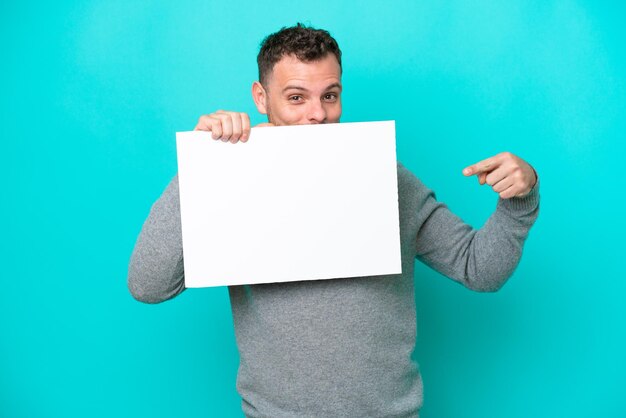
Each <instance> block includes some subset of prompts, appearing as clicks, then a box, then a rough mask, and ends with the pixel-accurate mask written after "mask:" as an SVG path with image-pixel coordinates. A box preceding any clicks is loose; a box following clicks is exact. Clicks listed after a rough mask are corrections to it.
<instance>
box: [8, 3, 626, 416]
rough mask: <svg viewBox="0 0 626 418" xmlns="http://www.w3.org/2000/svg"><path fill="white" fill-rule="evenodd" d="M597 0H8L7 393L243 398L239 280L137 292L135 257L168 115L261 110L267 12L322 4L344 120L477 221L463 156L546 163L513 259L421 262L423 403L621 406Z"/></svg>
mask: <svg viewBox="0 0 626 418" xmlns="http://www.w3.org/2000/svg"><path fill="white" fill-rule="evenodd" d="M624 4H625V3H623V2H618V1H615V2H598V1H590V0H589V1H573V0H570V1H566V0H564V1H541V2H539V1H507V2H489V1H458V2H451V1H438V2H434V1H433V2H424V1H422V2H416V1H406V2H394V3H393V4H391V3H388V2H375V1H366V2H337V1H315V2H306V3H299V2H287V1H285V2H283V1H275V2H267V3H266V2H258V1H245V2H236V3H233V4H227V3H226V2H211V1H178V2H175V3H174V2H150V1H131V2H129V1H121V0H120V1H116V0H114V1H111V0H109V1H71V2H67V1H66V2H39V3H35V2H16V1H4V2H2V3H1V4H0V51H1V52H0V54H1V56H2V61H1V62H2V64H1V67H0V68H1V77H0V106H1V112H0V118H1V119H0V129H1V131H0V132H1V138H2V139H1V145H2V148H1V149H2V151H1V152H0V161H1V162H2V173H3V175H2V180H3V181H2V193H1V204H0V211H1V217H0V219H2V221H1V222H2V225H1V235H2V239H0V257H2V264H1V267H0V275H1V282H0V416H2V417H12V418H13V417H85V416H90V417H110V416H115V417H120V418H121V417H138V416H151V417H175V416H185V417H207V416H223V417H228V416H240V415H241V412H240V411H241V409H240V399H239V397H238V395H237V393H236V391H235V376H236V371H237V364H238V357H237V349H236V346H235V341H234V334H233V327H232V319H231V314H230V306H229V301H228V297H227V289H226V288H213V289H199V290H189V291H186V292H185V293H184V294H183V295H181V296H180V297H178V298H176V299H175V300H172V301H170V302H167V303H164V304H161V305H158V306H149V305H144V304H141V303H139V302H136V301H134V300H133V299H132V298H131V296H130V294H129V293H128V291H127V288H126V271H127V266H128V260H129V257H130V253H131V251H132V248H133V245H134V241H135V238H136V236H137V234H138V232H139V230H140V227H141V225H142V223H143V221H144V219H145V217H146V216H147V214H148V211H149V208H150V206H151V204H152V203H153V202H154V200H155V199H156V198H157V197H158V196H159V195H160V193H161V191H162V190H163V188H164V187H165V185H166V184H167V182H168V181H169V180H170V178H171V177H172V176H173V175H174V173H175V171H176V157H175V147H174V134H175V132H176V131H181V130H190V129H192V128H193V127H194V126H195V123H196V120H197V118H198V116H199V115H201V114H203V113H209V112H211V111H214V110H216V109H218V108H225V109H236V110H240V111H246V112H249V113H250V114H251V115H252V118H253V122H255V123H259V122H262V121H263V120H264V119H263V118H262V117H261V115H258V114H257V113H256V110H255V108H254V107H253V103H252V100H251V97H250V85H251V83H252V81H254V80H255V78H256V64H255V57H256V52H257V47H258V44H259V42H260V41H261V39H262V38H263V37H264V36H265V35H267V34H268V33H271V32H274V31H276V30H278V29H279V28H280V27H282V26H285V25H292V24H294V23H295V22H297V21H303V22H305V23H311V24H313V25H315V26H318V27H323V28H327V29H329V30H330V31H331V33H332V34H333V35H334V36H335V37H336V38H337V40H338V41H339V43H340V46H341V47H342V50H343V52H344V79H343V82H344V116H343V119H342V120H343V121H366V120H386V119H395V120H396V121H397V140H398V145H397V146H398V156H399V159H400V160H401V161H402V162H403V163H404V164H405V165H406V166H407V167H408V168H410V169H411V170H412V171H413V172H414V173H416V174H417V175H418V176H419V177H420V178H421V179H422V180H423V181H424V182H425V183H426V184H427V185H428V186H430V187H431V188H433V189H434V190H435V191H436V192H437V194H438V198H439V199H440V200H443V201H445V202H446V203H448V205H449V206H450V207H451V208H452V210H453V211H454V212H456V213H457V214H458V215H460V216H461V217H463V218H464V219H465V220H466V221H467V222H470V223H472V224H473V225H475V226H476V227H479V226H480V225H482V223H483V222H484V221H485V219H486V218H487V217H488V216H489V214H490V213H491V212H492V210H493V209H494V207H495V203H496V196H495V194H494V193H493V192H491V191H490V190H489V189H487V188H484V187H482V188H481V187H479V186H478V184H477V181H476V180H475V179H473V178H472V179H467V178H465V177H463V176H462V175H461V169H462V168H463V167H465V166H466V165H469V164H471V163H474V162H476V161H478V160H481V159H483V158H486V157H489V156H491V155H493V154H496V153H498V152H501V151H511V152H514V153H516V154H518V155H519V156H521V157H522V158H525V159H526V160H528V161H529V162H530V163H531V164H533V166H534V167H535V168H536V169H537V171H538V173H539V174H540V177H541V194H542V201H541V213H540V217H539V220H538V222H537V224H536V226H535V228H534V229H533V230H532V231H531V234H530V237H529V240H528V242H527V245H526V248H525V253H524V257H523V259H522V263H521V265H520V267H519V268H518V269H517V271H516V273H515V275H514V276H513V277H512V278H511V279H510V281H509V283H507V285H506V286H505V287H504V288H503V289H502V290H501V291H500V292H499V293H496V294H478V293H474V292H471V291H468V290H466V289H464V288H463V287H462V286H459V285H458V284H456V283H454V282H452V281H450V280H447V279H445V278H444V277H442V276H440V275H439V274H437V273H435V272H433V271H431V270H429V269H427V268H426V267H424V266H422V265H418V267H417V271H416V279H415V280H416V288H417V295H416V301H417V314H418V342H417V349H416V353H415V356H416V359H417V360H418V361H419V363H420V365H421V370H422V373H423V378H424V382H425V406H424V409H423V411H422V416H423V417H425V418H428V417H438V418H441V417H443V418H445V417H477V418H478V417H480V418H485V417H528V416H534V417H555V416H568V417H588V416H597V417H626V406H625V404H624V402H623V391H624V388H625V386H626V385H625V377H624V376H626V359H625V358H626V356H625V355H624V353H625V352H626V304H625V302H626V280H625V279H626V274H625V273H626V271H625V267H624V257H625V256H624V254H623V253H624V249H625V246H624V233H625V232H626V228H625V224H624V217H623V213H624V202H623V187H624V186H623V183H624V181H623V179H624V175H623V168H622V167H623V159H624V157H625V156H626V152H625V148H626V147H625V145H624V142H625V141H624V140H625V139H626V135H625V133H626V117H625V116H626V100H625V99H626V56H625V55H626V54H625V53H624V48H623V44H624V39H626V29H624V25H623V23H624V21H625V18H626V6H625V5H624Z"/></svg>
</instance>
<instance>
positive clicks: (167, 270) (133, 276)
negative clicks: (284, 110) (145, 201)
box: [128, 110, 272, 303]
mask: <svg viewBox="0 0 626 418" xmlns="http://www.w3.org/2000/svg"><path fill="white" fill-rule="evenodd" d="M263 126H272V124H271V123H261V124H259V125H256V127H263ZM194 130H196V131H210V132H212V137H213V139H215V140H222V141H224V142H226V141H230V142H231V143H233V144H234V143H237V142H247V141H248V139H249V137H250V118H249V117H248V115H247V114H246V113H240V112H228V111H223V110H218V111H217V112H214V113H211V114H210V115H202V116H200V118H199V119H198V124H197V125H196V127H195V129H194ZM128 289H129V290H130V293H131V294H132V295H133V297H134V298H135V299H137V300H139V301H141V302H146V303H159V302H163V301H166V300H168V299H171V298H173V297H175V296H177V295H178V294H180V293H181V292H182V291H183V290H185V272H184V267H183V243H182V229H181V220H180V197H179V191H178V176H176V177H174V179H172V181H171V182H170V184H169V185H168V186H167V188H166V189H165V191H164V192H163V194H162V195H161V197H160V198H159V199H158V200H157V201H156V202H155V203H154V205H153V206H152V209H151V210H150V215H149V216H148V219H146V222H145V223H144V225H143V228H142V229H141V232H140V233H139V237H138V238H137V243H136V244H135V249H134V250H133V254H132V256H131V259H130V265H129V268H128Z"/></svg>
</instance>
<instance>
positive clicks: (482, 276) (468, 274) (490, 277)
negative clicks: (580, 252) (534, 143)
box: [417, 184, 539, 291]
mask: <svg viewBox="0 0 626 418" xmlns="http://www.w3.org/2000/svg"><path fill="white" fill-rule="evenodd" d="M538 188H539V185H538V184H537V185H536V186H535V187H534V188H533V189H532V190H531V192H530V193H529V194H528V195H526V196H524V197H516V198H511V199H499V201H498V205H497V209H496V211H495V212H494V213H493V214H492V215H491V217H490V218H489V219H488V220H487V222H486V223H485V225H483V227H482V228H480V229H473V228H472V227H471V226H469V225H467V224H466V223H464V222H463V221H462V220H461V219H460V218H458V217H457V216H456V215H454V214H453V213H452V212H450V210H449V209H448V208H447V207H446V206H445V205H443V204H441V203H439V202H436V201H435V200H434V198H430V199H429V202H428V203H427V204H426V205H425V206H426V207H430V208H431V209H430V210H431V211H432V212H431V213H430V215H429V216H428V219H427V220H426V221H425V222H424V224H423V225H422V228H421V229H420V233H419V236H418V239H417V252H418V253H417V256H418V258H419V259H421V260H422V261H424V262H425V263H426V264H428V265H430V266H431V267H433V268H435V269H436V270H438V271H439V272H441V273H442V274H445V275H446V276H448V277H451V278H453V279H455V280H456V281H459V282H461V283H462V284H463V285H464V286H466V287H468V288H470V289H473V290H477V291H496V290H498V289H499V288H500V287H502V285H503V284H504V283H505V282H506V280H507V279H508V278H509V277H510V276H511V275H512V274H513V272H514V271H515V268H516V267H517V265H518V263H519V260H520V258H521V255H522V248H523V245H524V241H525V240H526V237H527V236H528V231H529V230H530V227H531V226H532V225H533V223H534V221H535V219H536V217H537V214H538V209H539V191H538ZM427 210H428V209H427Z"/></svg>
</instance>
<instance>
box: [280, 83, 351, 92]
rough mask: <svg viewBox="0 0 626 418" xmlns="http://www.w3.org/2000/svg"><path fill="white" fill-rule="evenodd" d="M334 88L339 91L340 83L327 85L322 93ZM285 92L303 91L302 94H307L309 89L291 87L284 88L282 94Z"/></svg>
mask: <svg viewBox="0 0 626 418" xmlns="http://www.w3.org/2000/svg"><path fill="white" fill-rule="evenodd" d="M334 88H338V89H340V90H341V89H342V87H341V83H333V84H331V85H329V86H328V87H326V88H325V89H324V91H328V90H331V89H334ZM287 90H300V91H304V92H308V91H309V89H307V88H305V87H302V86H293V85H288V86H285V88H284V89H283V93H284V92H286V91H287Z"/></svg>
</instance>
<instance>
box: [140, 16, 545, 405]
mask: <svg viewBox="0 0 626 418" xmlns="http://www.w3.org/2000/svg"><path fill="white" fill-rule="evenodd" d="M258 65H259V81H258V82H255V83H254V84H253V86H252V96H253V99H254V102H255V104H256V106H257V109H258V110H259V112H261V113H263V114H267V115H268V120H269V123H268V124H264V125H271V124H274V125H294V124H309V123H335V122H339V119H340V117H341V52H340V50H339V47H338V45H337V43H336V42H335V40H334V39H333V38H332V37H331V36H330V35H329V33H328V32H326V31H323V30H315V29H312V28H307V27H303V26H301V25H298V26H296V27H291V28H283V29H282V30H280V31H279V32H277V33H275V34H272V35H270V36H268V37H267V38H266V39H265V40H264V41H263V43H262V46H261V50H260V52H259V55H258ZM195 129H197V130H206V131H211V132H212V137H213V138H214V139H215V140H222V141H230V142H232V143H236V142H247V141H248V139H252V140H254V138H250V120H249V118H248V116H247V115H246V114H244V113H238V112H225V111H217V112H215V113H212V114H210V115H205V116H201V117H200V119H199V121H198V124H197V126H196V128H195ZM237 146H245V145H237ZM463 174H465V175H466V176H470V175H477V176H478V179H479V182H480V184H485V183H486V184H488V185H490V186H491V187H492V188H493V190H494V191H495V192H497V193H499V195H500V199H499V201H498V205H497V208H496V210H495V212H494V213H493V214H492V215H491V217H490V218H489V220H488V221H487V222H486V223H485V225H484V226H483V227H482V228H481V229H479V230H475V229H473V228H471V227H470V226H468V225H466V224H464V223H463V222H462V221H461V220H460V219H459V218H458V217H456V216H455V215H454V214H452V213H451V212H450V211H449V210H448V208H447V207H446V206H445V205H444V204H442V203H439V202H437V201H436V200H435V198H434V195H433V193H432V192H431V191H430V190H429V189H427V188H426V187H425V186H424V185H423V184H422V183H421V182H420V181H419V180H418V179H417V178H416V177H415V176H414V175H413V174H411V173H410V172H409V171H407V170H406V169H405V168H404V167H403V166H402V165H400V164H398V194H399V211H400V235H401V249H402V274H399V275H389V276H376V277H360V278H349V279H333V280H319V281H303V282H289V283H270V284H261V285H252V286H230V287H229V294H230V299H231V306H232V313H233V319H234V325H235V334H236V339H237V346H238V348H239V353H240V361H241V364H240V367H239V374H238V377H237V389H238V391H239V393H240V395H241V397H242V406H243V410H244V413H245V414H246V415H247V416H249V417H348V416H349V417H390V416H394V417H416V416H417V415H418V412H419V409H420V407H421V405H422V381H421V378H420V374H419V371H418V368H417V365H416V364H415V362H413V361H412V360H411V353H412V352H413V349H414V347H415V337H416V335H415V333H416V318H415V302H414V286H413V271H414V262H415V258H418V259H419V260H421V261H423V262H425V263H426V264H428V265H429V266H431V267H433V268H435V269H436V270H437V271H439V272H441V273H443V274H445V275H446V276H448V277H451V278H452V279H454V280H457V281H459V282H461V283H462V284H463V285H465V286H467V287H468V288H470V289H473V290H478V291H495V290H497V289H499V288H500V287H501V286H502V285H503V284H504V282H505V281H506V279H507V278H508V277H509V276H510V275H511V274H512V272H513V271H514V269H515V267H516V265H517V263H518V261H519V259H520V256H521V251H522V246H523V242H524V240H525V239H526V236H527V234H528V231H529V229H530V227H531V226H532V224H533V223H534V221H535V218H536V216H537V212H538V204H539V194H538V187H537V186H536V183H537V178H536V175H535V173H534V170H533V169H532V168H531V167H530V166H529V165H528V164H527V163H526V162H524V161H523V160H521V159H519V158H518V157H516V156H514V155H512V154H510V153H502V154H499V155H496V156H494V157H491V158H488V159H486V160H484V161H481V162H479V163H477V164H474V165H472V166H469V167H467V168H466V169H465V170H464V171H463ZM286 175H288V173H286ZM251 210H253V208H251ZM207 257H210V254H207ZM128 285H129V288H130V291H131V293H132V294H133V296H134V297H135V298H137V299H138V300H141V301H143V302H147V303H157V302H162V301H164V300H167V299H170V298H172V297H174V296H176V295H178V294H179V293H181V292H182V291H183V290H184V289H185V282H184V271H183V250H182V239H181V226H180V208H179V195H178V181H177V178H176V177H175V178H174V179H173V180H172V181H171V183H170V184H169V186H168V187H167V188H166V190H165V192H164V193H163V195H162V196H161V197H160V198H159V199H158V200H157V202H156V203H155V204H154V206H153V207H152V210H151V212H150V215H149V217H148V219H147V221H146V222H145V224H144V226H143V229H142V231H141V233H140V235H139V238H138V240H137V244H136V246H135V250H134V252H133V255H132V258H131V263H130V268H129V277H128Z"/></svg>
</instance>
